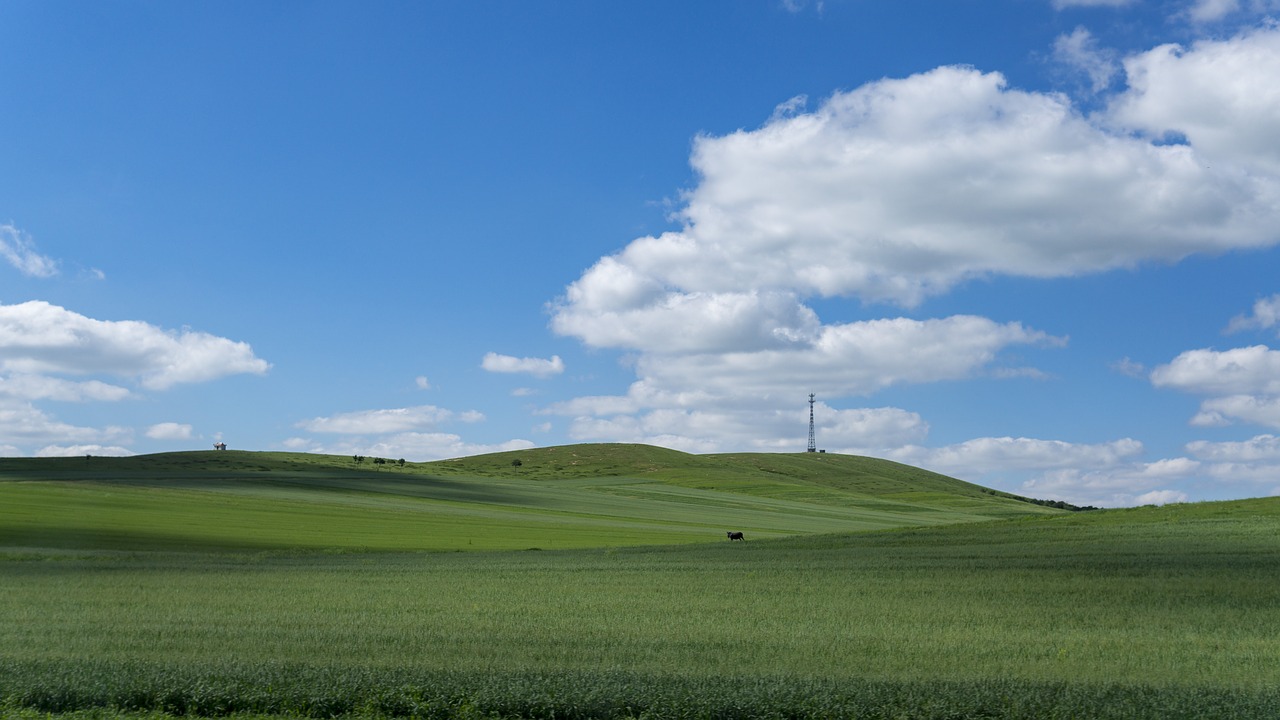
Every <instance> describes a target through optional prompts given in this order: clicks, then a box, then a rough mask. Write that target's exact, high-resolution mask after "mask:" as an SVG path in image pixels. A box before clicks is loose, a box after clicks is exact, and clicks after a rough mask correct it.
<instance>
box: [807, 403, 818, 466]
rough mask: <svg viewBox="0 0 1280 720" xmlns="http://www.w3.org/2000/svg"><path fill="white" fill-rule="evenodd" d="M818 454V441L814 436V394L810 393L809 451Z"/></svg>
mask: <svg viewBox="0 0 1280 720" xmlns="http://www.w3.org/2000/svg"><path fill="white" fill-rule="evenodd" d="M808 452H818V440H817V438H815V437H814V435H813V393H809V450H808Z"/></svg>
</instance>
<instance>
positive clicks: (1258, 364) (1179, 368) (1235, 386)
mask: <svg viewBox="0 0 1280 720" xmlns="http://www.w3.org/2000/svg"><path fill="white" fill-rule="evenodd" d="M1151 383H1152V384H1153V385H1155V386H1156V387H1160V388H1172V389H1174V390H1181V391H1183V392H1189V393H1196V394H1202V395H1232V394H1268V395H1274V394H1277V393H1280V351H1277V350H1272V349H1271V348H1269V347H1267V346H1265V345H1254V346H1252V347H1243V348H1234V349H1231V350H1224V351H1218V350H1212V349H1207V348H1206V349H1202V350H1188V351H1187V352H1184V353H1182V354H1180V355H1178V357H1176V358H1174V359H1173V361H1172V362H1170V363H1169V364H1168V365H1161V366H1160V367H1157V368H1156V369H1155V370H1153V371H1152V372H1151Z"/></svg>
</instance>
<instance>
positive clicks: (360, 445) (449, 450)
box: [288, 432, 534, 462]
mask: <svg viewBox="0 0 1280 720" xmlns="http://www.w3.org/2000/svg"><path fill="white" fill-rule="evenodd" d="M288 447H289V448H290V449H291V450H295V451H299V452H304V451H305V452H313V453H321V454H326V455H363V456H366V457H383V458H396V459H398V458H404V459H405V460H408V461H409V462H426V461H429V460H444V459H448V458H456V457H466V456H469V455H481V454H485V453H495V452H506V451H508V450H525V449H528V448H531V447H534V444H533V443H532V442H529V441H528V440H522V439H516V440H508V441H507V442H503V443H496V444H489V445H486V444H477V443H468V442H465V441H463V439H462V438H460V437H459V436H457V435H453V434H449V433H419V432H406V433H396V434H393V435H388V436H386V437H383V438H379V439H377V440H375V441H364V442H362V441H343V442H338V443H330V444H317V443H311V442H310V441H307V440H304V439H301V438H293V439H292V440H291V441H290V444H289V445H288Z"/></svg>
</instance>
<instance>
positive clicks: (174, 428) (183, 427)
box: [147, 422, 192, 440]
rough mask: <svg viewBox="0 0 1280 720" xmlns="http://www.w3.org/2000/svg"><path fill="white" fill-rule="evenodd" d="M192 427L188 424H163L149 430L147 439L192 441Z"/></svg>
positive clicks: (153, 426)
mask: <svg viewBox="0 0 1280 720" xmlns="http://www.w3.org/2000/svg"><path fill="white" fill-rule="evenodd" d="M191 431H192V427H191V426H190V425H188V424H186V423H175V422H163V423H157V424H155V425H152V426H151V427H149V428H147V437H149V438H151V439H153V440H190V439H191V438H192V432H191Z"/></svg>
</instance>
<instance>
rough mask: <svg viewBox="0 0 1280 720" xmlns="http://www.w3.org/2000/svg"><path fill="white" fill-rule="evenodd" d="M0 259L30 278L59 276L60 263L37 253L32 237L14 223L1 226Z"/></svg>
mask: <svg viewBox="0 0 1280 720" xmlns="http://www.w3.org/2000/svg"><path fill="white" fill-rule="evenodd" d="M0 258H4V260H5V262H7V263H9V264H10V265H12V266H13V267H15V268H17V270H18V272H20V273H22V274H23V275H26V276H28V277H38V278H48V277H53V276H54V275H57V274H58V261H56V260H54V259H53V258H51V257H48V256H47V255H41V254H40V253H39V252H36V246H35V242H34V241H33V240H32V239H31V236H30V235H27V234H26V233H24V232H22V231H21V230H19V229H18V228H17V227H16V226H15V225H14V224H13V223H5V224H3V225H0Z"/></svg>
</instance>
